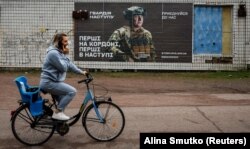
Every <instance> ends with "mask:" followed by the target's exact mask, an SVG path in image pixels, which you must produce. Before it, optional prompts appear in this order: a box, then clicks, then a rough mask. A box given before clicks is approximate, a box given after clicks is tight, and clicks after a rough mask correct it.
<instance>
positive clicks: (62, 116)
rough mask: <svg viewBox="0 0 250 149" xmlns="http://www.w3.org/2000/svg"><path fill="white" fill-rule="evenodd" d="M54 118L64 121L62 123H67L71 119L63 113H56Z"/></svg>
mask: <svg viewBox="0 0 250 149" xmlns="http://www.w3.org/2000/svg"><path fill="white" fill-rule="evenodd" d="M52 118H53V119H57V120H62V121H66V120H69V119H70V117H68V116H67V115H65V114H64V113H63V112H58V113H56V112H54V113H53V115H52Z"/></svg>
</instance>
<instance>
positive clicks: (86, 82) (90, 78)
mask: <svg viewBox="0 0 250 149" xmlns="http://www.w3.org/2000/svg"><path fill="white" fill-rule="evenodd" d="M86 77H87V78H86V79H83V80H80V81H78V84H80V83H83V82H84V83H85V84H89V83H90V82H91V81H93V77H92V76H91V74H89V73H87V74H86Z"/></svg>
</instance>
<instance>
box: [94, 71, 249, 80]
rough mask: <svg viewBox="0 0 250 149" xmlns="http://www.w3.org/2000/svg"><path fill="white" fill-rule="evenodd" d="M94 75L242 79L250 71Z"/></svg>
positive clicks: (108, 74)
mask: <svg viewBox="0 0 250 149" xmlns="http://www.w3.org/2000/svg"><path fill="white" fill-rule="evenodd" d="M92 74H93V75H96V76H107V77H114V78H126V77H127V78H133V77H134V78H136V77H138V78H141V77H146V78H147V77H161V78H164V77H171V78H190V79H191V78H192V79H243V78H247V79H248V78H250V71H232V72H231V71H218V72H94V73H92Z"/></svg>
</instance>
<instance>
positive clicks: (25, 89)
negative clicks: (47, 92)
mask: <svg viewBox="0 0 250 149" xmlns="http://www.w3.org/2000/svg"><path fill="white" fill-rule="evenodd" d="M15 82H16V84H17V87H18V90H19V92H20V94H21V97H22V102H23V103H26V104H29V108H30V112H31V114H32V116H39V115H41V114H42V113H43V99H42V98H41V96H40V94H39V92H40V89H39V87H37V86H30V85H29V84H28V82H27V79H26V77H24V76H20V77H17V78H16V79H15Z"/></svg>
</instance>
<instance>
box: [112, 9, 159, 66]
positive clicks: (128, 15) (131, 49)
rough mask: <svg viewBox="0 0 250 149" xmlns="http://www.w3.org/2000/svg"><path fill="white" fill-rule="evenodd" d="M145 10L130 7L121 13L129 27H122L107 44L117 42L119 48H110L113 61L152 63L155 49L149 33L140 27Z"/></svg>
mask: <svg viewBox="0 0 250 149" xmlns="http://www.w3.org/2000/svg"><path fill="white" fill-rule="evenodd" d="M145 13H146V12H145V9H144V8H142V7H138V6H132V7H130V8H127V9H126V10H125V11H123V15H124V17H125V19H126V20H128V21H129V26H123V27H121V28H119V29H117V30H115V31H114V32H113V34H112V35H111V36H110V38H109V42H118V43H119V44H118V45H119V46H113V47H110V49H109V50H110V51H111V52H113V53H114V58H113V59H112V60H113V61H127V62H154V61H155V48H154V45H153V41H152V35H151V33H150V32H149V31H148V30H146V29H144V28H143V27H142V25H143V17H144V16H145Z"/></svg>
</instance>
